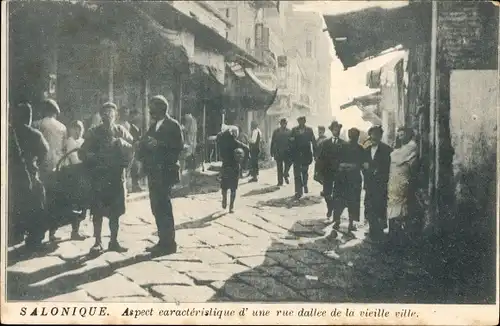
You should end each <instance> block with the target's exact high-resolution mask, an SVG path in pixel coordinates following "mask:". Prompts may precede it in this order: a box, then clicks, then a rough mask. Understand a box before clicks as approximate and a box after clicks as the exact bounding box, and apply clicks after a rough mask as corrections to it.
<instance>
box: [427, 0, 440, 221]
mask: <svg viewBox="0 0 500 326" xmlns="http://www.w3.org/2000/svg"><path fill="white" fill-rule="evenodd" d="M437 5H438V3H437V2H436V1H433V2H432V30H431V62H430V69H431V71H430V89H429V124H430V130H429V140H430V141H429V147H430V151H429V152H430V155H429V161H430V163H431V171H430V173H429V189H428V190H429V200H430V207H429V213H430V216H433V215H434V214H435V209H436V200H435V199H436V181H437V179H436V176H437V171H438V168H437V166H438V164H437V160H436V153H437V142H436V140H437V137H436V134H437V129H438V128H437V126H436V120H437V119H436V116H437V114H436V108H437V105H436V103H437V101H436V100H437V99H436V96H437V91H436V89H437V85H436V82H437V72H436V70H437V20H438V12H437V9H438V8H437Z"/></svg>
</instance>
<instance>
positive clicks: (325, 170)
mask: <svg viewBox="0 0 500 326" xmlns="http://www.w3.org/2000/svg"><path fill="white" fill-rule="evenodd" d="M329 129H330V131H331V132H332V137H331V138H330V139H326V140H324V141H322V142H321V145H320V148H319V149H318V152H319V154H318V162H317V163H318V164H317V166H316V168H317V170H318V174H319V175H320V178H321V179H322V181H323V197H324V198H325V202H326V208H327V213H326V216H327V217H328V218H330V217H331V216H332V213H333V209H334V207H333V204H334V183H336V179H337V174H338V169H339V165H340V156H341V149H342V147H343V145H344V144H345V142H344V141H343V140H342V139H340V137H339V136H340V131H341V130H342V125H341V124H339V123H338V122H337V121H333V122H332V123H331V125H330V127H329ZM335 187H336V185H335ZM339 218H340V215H339ZM339 224H340V223H339Z"/></svg>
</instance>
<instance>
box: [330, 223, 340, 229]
mask: <svg viewBox="0 0 500 326" xmlns="http://www.w3.org/2000/svg"><path fill="white" fill-rule="evenodd" d="M332 227H333V228H334V229H335V230H338V229H339V227H340V222H338V221H337V222H334V223H333V226H332Z"/></svg>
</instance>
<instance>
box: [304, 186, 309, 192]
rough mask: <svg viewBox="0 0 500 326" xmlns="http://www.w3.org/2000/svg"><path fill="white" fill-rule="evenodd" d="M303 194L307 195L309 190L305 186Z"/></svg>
mask: <svg viewBox="0 0 500 326" xmlns="http://www.w3.org/2000/svg"><path fill="white" fill-rule="evenodd" d="M304 193H305V194H308V193H309V188H307V186H304Z"/></svg>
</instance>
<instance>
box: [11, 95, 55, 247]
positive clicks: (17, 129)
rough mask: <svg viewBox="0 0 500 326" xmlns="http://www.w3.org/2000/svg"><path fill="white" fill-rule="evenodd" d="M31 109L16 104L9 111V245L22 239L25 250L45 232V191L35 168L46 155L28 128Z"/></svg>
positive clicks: (46, 146) (46, 148) (36, 243)
mask: <svg viewBox="0 0 500 326" xmlns="http://www.w3.org/2000/svg"><path fill="white" fill-rule="evenodd" d="M32 112H33V111H32V108H31V105H30V104H28V103H20V104H18V105H17V106H16V108H14V109H11V110H9V113H10V118H11V121H10V122H11V123H10V125H9V133H10V134H9V152H8V155H9V156H8V157H9V168H8V173H9V184H8V187H9V188H8V190H9V196H8V205H9V211H8V220H9V223H8V224H9V234H8V236H9V245H11V244H12V245H14V244H17V243H20V242H22V241H23V240H24V237H25V235H26V239H25V247H26V249H27V250H29V251H36V250H37V249H40V245H41V243H42V240H43V236H44V233H45V230H46V228H45V225H44V222H45V220H46V216H45V214H46V213H45V208H46V197H45V189H44V186H43V183H42V181H41V180H40V175H39V166H40V165H41V164H42V162H44V161H45V159H46V156H47V155H48V153H49V144H48V142H47V141H46V140H45V138H44V136H43V134H42V133H41V132H40V131H39V130H36V129H34V128H32V127H31V119H32Z"/></svg>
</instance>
